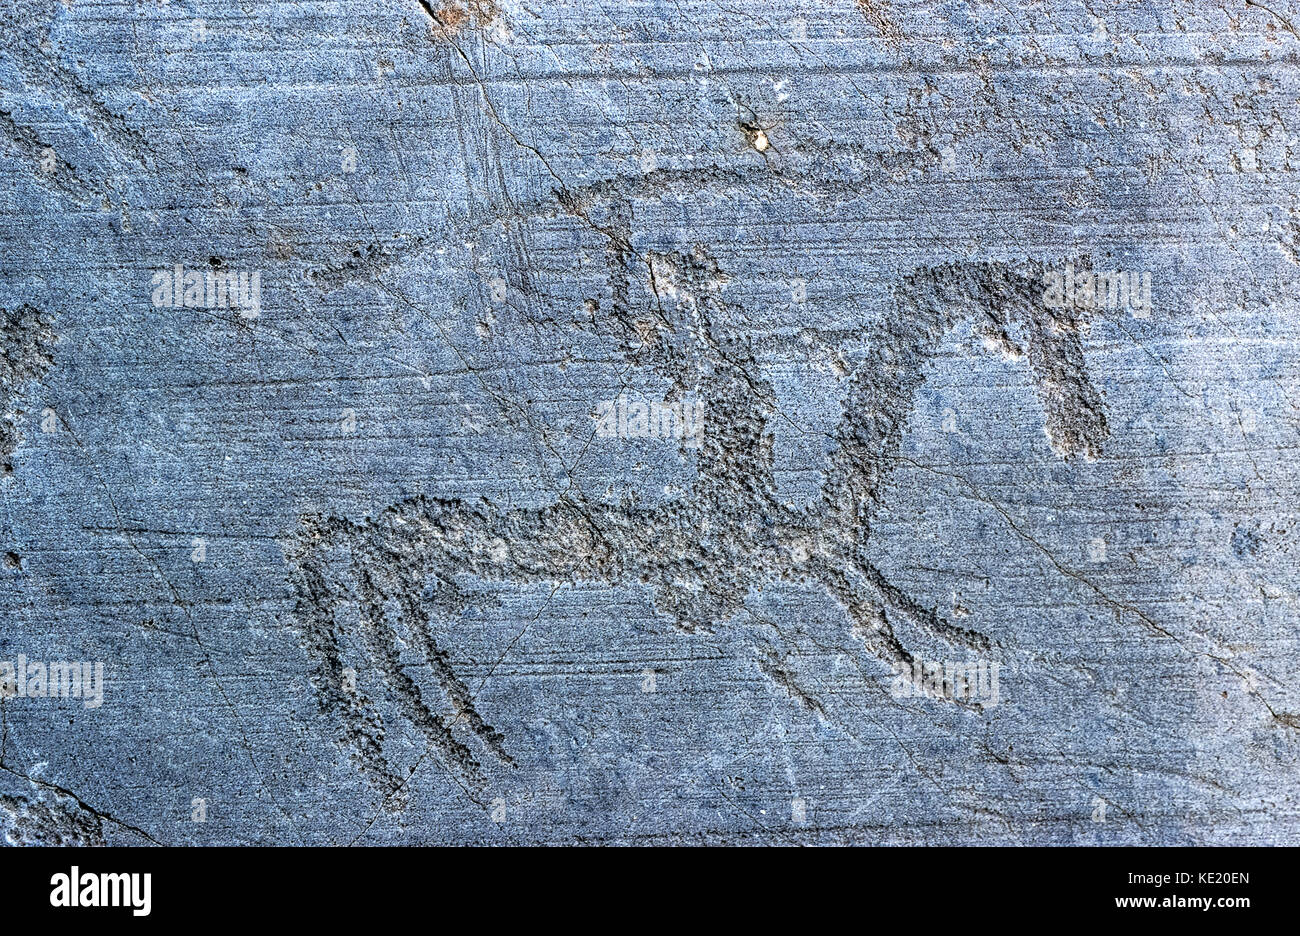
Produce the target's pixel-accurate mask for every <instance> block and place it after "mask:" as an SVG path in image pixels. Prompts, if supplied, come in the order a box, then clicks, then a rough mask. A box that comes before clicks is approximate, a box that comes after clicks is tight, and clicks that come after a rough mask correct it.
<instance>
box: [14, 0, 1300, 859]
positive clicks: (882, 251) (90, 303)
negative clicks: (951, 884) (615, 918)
mask: <svg viewBox="0 0 1300 936" xmlns="http://www.w3.org/2000/svg"><path fill="white" fill-rule="evenodd" d="M0 18H2V19H3V24H4V29H3V32H2V33H0V43H3V56H2V57H0V140H2V142H0V160H2V161H3V168H4V172H3V176H2V177H0V238H2V239H3V257H2V259H0V272H2V276H0V308H2V309H3V312H2V313H0V342H2V343H3V358H2V359H0V394H3V398H4V415H3V419H0V460H2V463H3V472H2V473H3V478H2V479H0V493H2V494H3V498H2V501H0V503H2V505H3V524H2V526H0V552H2V553H4V563H3V566H2V567H0V610H2V611H3V617H2V618H0V621H2V623H0V660H5V661H10V662H11V667H10V670H9V673H10V674H11V675H12V677H13V678H12V679H9V680H8V681H7V682H5V683H4V692H3V695H4V697H3V698H0V720H2V722H3V726H2V734H3V737H2V740H0V832H2V833H3V836H4V839H5V840H6V841H7V842H8V843H11V844H75V843H82V844H104V843H108V844H138V843H147V842H160V843H166V844H195V845H200V844H228V843H259V844H270V843H279V844H351V843H360V844H383V843H487V844H491V843H525V844H527V843H573V842H576V843H610V842H613V843H650V844H655V843H661V844H664V843H687V844H747V843H769V844H788V843H825V844H839V843H902V844H929V843H933V844H940V843H972V844H973V843H1024V844H1135V843H1144V844H1172V843H1290V844H1296V843H1298V842H1300V802H1297V794H1298V793H1300V780H1298V779H1297V772H1296V770H1297V766H1298V763H1297V762H1298V760H1300V680H1298V679H1297V668H1298V665H1300V624H1298V623H1297V608H1298V606H1300V576H1298V575H1297V564H1298V563H1300V549H1298V548H1297V542H1298V541H1300V530H1298V529H1297V523H1298V522H1300V521H1298V519H1297V512H1296V505H1297V496H1298V495H1300V471H1298V469H1300V454H1298V452H1300V439H1298V435H1300V357H1298V356H1297V350H1298V347H1300V345H1298V344H1297V340H1298V338H1300V318H1298V317H1297V311H1298V310H1300V290H1298V288H1297V272H1298V271H1300V267H1298V264H1300V136H1297V133H1300V106H1298V104H1300V102H1298V96H1300V72H1298V71H1297V66H1298V65H1300V57H1298V53H1300V34H1297V31H1296V26H1297V25H1300V12H1297V11H1296V10H1295V9H1294V7H1293V6H1292V5H1290V4H1287V3H1277V4H1270V5H1268V6H1265V5H1264V4H1262V3H1255V2H1250V0H1247V2H1244V3H1242V2H1229V3H1226V4H1222V3H1209V2H1205V0H1195V2H1185V0H1167V2H1164V3H1161V4H1156V5H1151V4H1144V3H1131V2H1124V3H1116V4H1101V5H1095V6H1094V5H1089V4H1088V3H1086V2H1073V0H1045V2H1021V3H1012V4H989V3H973V4H972V3H968V2H955V0H954V2H944V3H936V2H928V0H829V2H819V3H815V4H813V3H807V2H802V0H790V2H787V0H732V2H726V3H723V2H718V0H678V2H668V0H639V2H618V3H614V2H606V0H556V2H552V3H545V4H527V3H523V2H520V0H446V2H439V0H432V2H426V0H381V2H379V3H376V4H367V5H357V4H353V3H334V2H324V3H318V4H284V3H263V2H257V0H241V2H239V3H234V2H225V0H205V2H201V3H200V2H190V0H172V2H167V0H161V2H157V0H140V2H137V3H131V4H106V5H105V4H99V5H96V4H90V3H85V2H82V0H67V2H54V0H49V2H45V0H39V2H32V0H15V2H13V3H10V4H7V5H6V8H5V10H4V11H3V12H2V13H0ZM1112 273H1113V274H1116V275H1114V276H1111V275H1108V274H1112ZM20 655H21V656H22V658H23V659H22V661H21V662H22V664H23V665H22V667H21V670H22V671H21V672H19V671H18V670H19V666H18V664H19V662H20V661H19V657H20ZM33 661H34V662H33ZM64 662H73V663H75V664H77V665H76V666H74V667H71V668H69V667H61V666H57V665H56V666H51V665H50V664H60V663H64ZM96 664H102V670H96V669H95V665H96ZM4 672H5V671H4V669H3V665H0V677H2V676H3V674H4ZM56 672H57V673H58V677H57V678H56V676H55V673H56ZM96 673H102V677H100V678H102V682H97V678H96V675H95V674H96ZM70 674H72V675H76V676H78V677H85V678H84V679H81V680H80V681H79V682H76V681H73V680H72V675H70ZM38 675H39V676H40V679H39V681H38V680H37V676H38ZM52 696H53V697H52Z"/></svg>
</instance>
